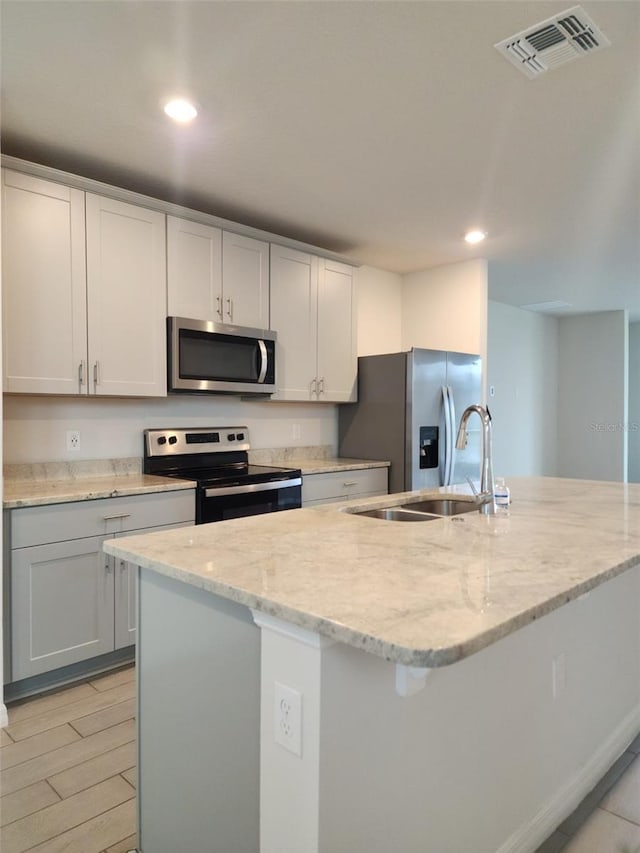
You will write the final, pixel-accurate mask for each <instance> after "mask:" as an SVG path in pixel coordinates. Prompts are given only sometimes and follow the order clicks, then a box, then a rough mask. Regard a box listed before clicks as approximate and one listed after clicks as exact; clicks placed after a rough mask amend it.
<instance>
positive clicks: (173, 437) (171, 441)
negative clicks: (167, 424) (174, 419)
mask: <svg viewBox="0 0 640 853" xmlns="http://www.w3.org/2000/svg"><path fill="white" fill-rule="evenodd" d="M177 441H178V439H177V438H176V436H175V435H170V436H169V444H176V443H177Z"/></svg>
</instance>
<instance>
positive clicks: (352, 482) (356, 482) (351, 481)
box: [342, 480, 358, 488]
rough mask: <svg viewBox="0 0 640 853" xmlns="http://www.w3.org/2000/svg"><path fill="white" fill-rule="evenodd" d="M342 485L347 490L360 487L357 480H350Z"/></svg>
mask: <svg viewBox="0 0 640 853" xmlns="http://www.w3.org/2000/svg"><path fill="white" fill-rule="evenodd" d="M342 485H343V486H344V487H345V488H346V486H357V485H358V481H357V480H348V481H347V482H346V483H343V484H342Z"/></svg>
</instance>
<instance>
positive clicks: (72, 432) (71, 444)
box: [67, 429, 80, 450]
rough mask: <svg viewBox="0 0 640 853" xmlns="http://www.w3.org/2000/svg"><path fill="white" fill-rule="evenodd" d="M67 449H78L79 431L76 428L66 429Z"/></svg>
mask: <svg viewBox="0 0 640 853" xmlns="http://www.w3.org/2000/svg"><path fill="white" fill-rule="evenodd" d="M67 450H80V433H79V432H78V430H77V429H68V430H67Z"/></svg>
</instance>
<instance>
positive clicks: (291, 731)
mask: <svg viewBox="0 0 640 853" xmlns="http://www.w3.org/2000/svg"><path fill="white" fill-rule="evenodd" d="M273 734H274V737H275V741H276V743H277V744H279V745H280V746H282V747H284V748H285V749H286V750H288V751H289V752H292V753H293V754H294V755H297V756H299V757H300V758H301V757H302V693H300V692H299V691H298V690H294V689H293V688H292V687H287V686H286V684H280V683H279V682H278V681H276V682H275V684H274V704H273Z"/></svg>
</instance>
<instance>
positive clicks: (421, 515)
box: [354, 506, 438, 521]
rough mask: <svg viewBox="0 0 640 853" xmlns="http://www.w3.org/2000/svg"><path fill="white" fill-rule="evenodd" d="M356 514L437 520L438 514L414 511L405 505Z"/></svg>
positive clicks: (390, 519)
mask: <svg viewBox="0 0 640 853" xmlns="http://www.w3.org/2000/svg"><path fill="white" fill-rule="evenodd" d="M354 515H364V516H367V518H381V519H383V521H435V520H436V519H437V518H438V516H437V515H428V514H427V513H425V512H412V511H411V510H410V509H404V508H403V507H397V506H393V507H387V508H385V509H368V510H365V511H364V512H356V513H354Z"/></svg>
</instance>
